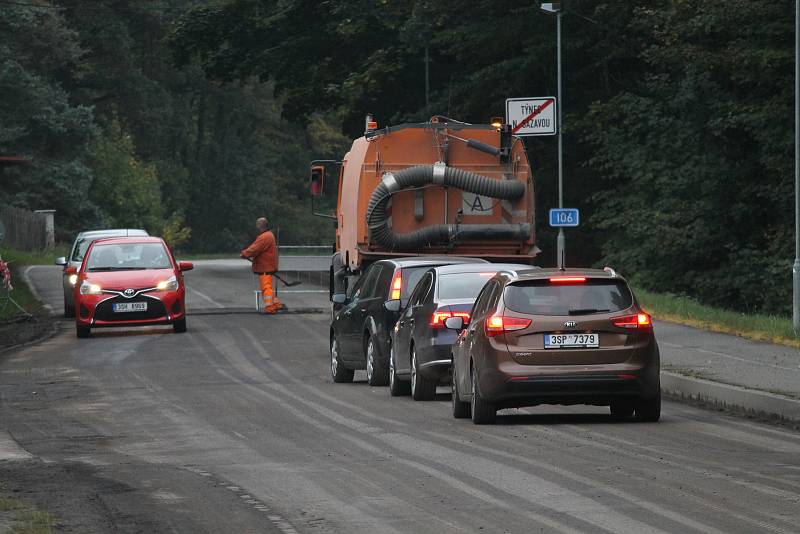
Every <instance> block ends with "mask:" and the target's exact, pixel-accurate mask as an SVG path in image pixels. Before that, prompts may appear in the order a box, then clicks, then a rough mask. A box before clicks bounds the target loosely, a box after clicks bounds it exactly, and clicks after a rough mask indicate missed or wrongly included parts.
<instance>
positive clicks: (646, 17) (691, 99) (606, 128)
mask: <svg viewBox="0 0 800 534" xmlns="http://www.w3.org/2000/svg"><path fill="white" fill-rule="evenodd" d="M536 4H537V3H536V2H533V3H528V4H520V3H519V2H512V1H510V0H473V1H467V0H441V1H437V2H433V1H431V0H416V1H412V2H392V1H388V0H387V1H384V2H363V1H361V0H342V1H339V2H330V3H328V2H307V1H303V0H294V1H291V0H289V1H285V2H280V3H275V4H272V5H267V4H266V3H262V2H253V1H249V0H237V1H234V2H231V3H229V4H227V5H223V6H216V7H213V8H203V9H198V10H195V11H192V12H190V13H188V14H186V15H185V16H182V17H180V18H179V19H178V20H177V21H176V23H175V24H174V25H173V29H172V32H171V34H170V42H171V45H172V47H173V48H174V49H175V50H176V51H177V53H178V58H179V60H181V61H183V62H185V63H192V64H199V65H201V66H202V67H203V69H204V70H205V72H206V74H207V75H208V76H209V77H211V78H213V79H219V80H230V79H237V78H241V77H243V76H251V75H257V76H260V77H261V78H263V79H271V80H274V81H275V84H276V85H275V87H276V90H277V91H278V94H279V95H280V96H281V98H283V99H284V100H285V103H286V105H285V106H284V107H283V113H284V115H285V116H287V117H290V118H292V119H298V120H304V119H305V118H306V117H309V116H313V115H314V113H318V112H320V111H327V112H329V113H332V114H334V115H335V116H337V117H339V119H340V123H341V125H342V127H343V128H344V130H345V131H346V132H348V133H349V134H351V135H357V134H359V132H360V131H361V128H362V122H361V121H362V120H363V119H362V117H363V114H364V113H365V112H367V111H370V112H374V113H375V114H376V116H377V117H378V120H379V121H381V122H382V123H386V122H390V123H391V122H397V121H401V120H416V119H424V118H426V117H428V116H430V115H432V114H433V113H442V114H445V115H448V116H454V117H457V118H460V119H463V120H468V121H472V122H483V121H486V119H487V118H488V117H490V116H492V115H498V114H500V113H501V112H502V110H503V101H504V99H505V98H507V97H509V96H525V95H549V94H555V93H556V87H555V81H556V73H555V61H554V60H555V50H554V48H555V47H554V45H555V21H554V19H553V17H552V16H548V15H545V14H543V13H541V12H540V11H539V9H538V6H537V5H536ZM791 4H792V3H791V2H790V1H789V0H779V1H776V2H769V3H766V4H765V3H763V2H762V3H754V2H748V1H747V0H710V1H708V2H702V3H698V2H693V1H689V0H655V1H650V2H621V1H619V0H607V1H597V0H569V1H566V2H563V6H564V10H565V11H564V17H563V35H564V51H563V55H564V67H565V69H564V88H565V94H564V99H563V101H562V102H561V104H562V106H563V107H564V109H565V115H566V116H565V127H564V135H565V143H566V146H565V156H566V165H565V176H566V180H567V183H566V192H567V203H568V204H571V205H574V206H577V207H579V208H581V209H582V210H583V212H584V214H585V216H584V225H583V227H582V228H581V229H580V230H579V231H572V232H570V235H569V246H568V262H569V263H571V264H573V265H576V264H584V265H585V264H592V263H597V264H603V263H612V264H613V265H615V266H617V267H618V268H621V269H622V270H623V271H624V272H626V274H628V275H630V276H631V277H632V278H633V279H635V280H637V281H638V282H639V283H640V284H641V285H642V286H644V287H648V288H651V289H654V290H658V291H671V292H676V293H688V294H693V295H695V296H697V297H698V298H700V299H701V300H703V301H705V302H708V303H712V304H717V305H725V306H730V307H734V308H737V309H741V310H760V311H764V312H767V313H787V312H788V309H789V301H790V299H789V298H788V295H789V294H790V290H789V279H790V266H789V261H790V258H791V250H790V246H791V235H792V231H791V217H790V214H791V213H792V209H791V199H792V197H793V195H792V194H791V180H789V179H787V177H789V176H791V173H792V160H791V146H792V140H793V131H792V124H791V117H792V113H791V106H792V85H793V84H792V81H793V80H792V77H793V74H792V59H793V46H792V40H793V32H794V28H793V24H794V21H793V17H792V16H791V15H792V9H791ZM426 49H427V51H428V53H429V56H430V58H431V61H432V63H431V69H430V74H431V76H430V85H431V91H430V103H429V104H428V103H426V101H425V94H424V90H423V89H424V81H423V80H424V72H425V71H424V63H423V58H424V55H425V54H424V53H425V51H426ZM526 144H527V148H528V152H529V155H530V158H531V160H532V162H533V164H534V168H535V172H536V176H537V195H538V196H537V205H538V208H539V209H538V212H539V214H545V213H546V212H547V208H549V207H551V206H553V205H554V204H555V200H556V197H555V189H556V188H555V175H556V168H555V162H554V158H553V155H554V154H555V147H554V143H553V141H552V139H542V138H539V139H528V140H527V141H526ZM540 217H541V215H540ZM537 223H538V224H537V226H538V228H539V234H538V241H539V246H540V247H541V248H542V249H544V250H545V254H544V256H543V258H544V263H550V262H551V261H552V259H553V256H554V255H553V254H552V249H553V248H554V242H553V241H554V234H553V233H552V232H551V231H550V230H549V229H548V228H547V227H546V226H545V225H544V224H543V223H544V220H542V219H540V220H538V221H537Z"/></svg>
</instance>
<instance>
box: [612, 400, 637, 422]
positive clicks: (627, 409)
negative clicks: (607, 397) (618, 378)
mask: <svg viewBox="0 0 800 534" xmlns="http://www.w3.org/2000/svg"><path fill="white" fill-rule="evenodd" d="M610 408H611V415H613V416H614V417H619V418H620V419H627V418H628V417H630V416H632V415H633V410H634V404H633V401H630V400H615V401H611V406H610Z"/></svg>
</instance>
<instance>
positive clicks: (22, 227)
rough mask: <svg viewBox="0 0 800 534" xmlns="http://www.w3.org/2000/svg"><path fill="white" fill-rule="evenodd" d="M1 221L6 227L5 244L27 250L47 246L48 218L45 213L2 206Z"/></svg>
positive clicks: (30, 250) (0, 208) (37, 249)
mask: <svg viewBox="0 0 800 534" xmlns="http://www.w3.org/2000/svg"><path fill="white" fill-rule="evenodd" d="M0 222H1V223H3V226H4V227H5V238H4V239H3V241H2V244H3V245H4V246H7V247H10V248H13V249H16V250H22V251H26V252H33V251H40V250H45V249H46V248H47V245H48V243H47V241H48V240H47V218H46V217H45V216H44V215H41V214H39V213H34V212H32V211H28V210H23V209H19V208H14V207H11V206H0Z"/></svg>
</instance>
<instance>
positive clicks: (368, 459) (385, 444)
mask: <svg viewBox="0 0 800 534" xmlns="http://www.w3.org/2000/svg"><path fill="white" fill-rule="evenodd" d="M190 274H191V275H192V276H195V277H196V278H200V277H202V276H204V275H203V273H202V272H201V271H200V270H197V271H195V272H193V273H190ZM190 283H191V280H190ZM198 285H199V284H198ZM210 286H211V284H206V285H205V286H202V287H200V288H199V289H200V290H201V291H202V292H203V293H207V294H208V295H209V296H210V297H211V298H212V299H214V300H218V296H219V293H218V294H212V293H208V290H209V287H210ZM323 297H324V296H323ZM220 302H222V303H223V305H225V304H226V303H225V302H224V300H221V301H220ZM327 343H328V317H327V316H326V315H321V314H318V315H295V316H292V315H285V316H275V317H266V316H259V315H255V314H253V315H244V314H240V315H225V314H221V315H202V316H193V317H190V321H189V332H188V333H187V334H173V333H171V331H170V330H169V329H152V330H151V329H147V330H132V331H127V332H122V331H117V330H113V331H112V330H110V331H97V333H96V335H94V336H93V338H91V339H88V340H78V339H76V338H74V333H73V332H72V330H71V329H69V328H66V327H65V328H64V329H63V330H62V332H61V333H60V334H59V335H58V336H56V337H54V338H52V339H50V340H48V341H46V342H44V343H42V344H39V345H37V346H34V347H30V348H28V349H26V350H23V351H18V352H15V353H12V354H9V355H6V356H5V357H4V359H3V360H2V361H0V384H2V389H0V400H1V401H2V402H1V403H0V405H1V407H2V410H3V419H4V420H3V424H2V425H0V427H4V428H6V429H8V430H10V432H11V434H12V435H13V436H14V438H15V439H16V440H17V441H18V442H19V443H20V444H21V445H22V446H23V447H24V448H25V449H26V450H27V451H29V452H30V453H32V454H34V455H36V456H38V457H41V458H43V459H45V460H47V461H49V462H53V463H54V464H55V465H62V464H63V465H71V464H75V463H83V464H89V465H91V466H93V469H96V470H97V471H98V473H99V474H104V475H105V476H107V477H109V478H113V479H114V480H116V481H121V482H124V483H125V484H128V485H130V487H132V488H136V489H138V490H141V488H142V487H148V488H150V486H148V484H151V485H152V484H154V483H153V482H152V480H158V483H157V484H155V486H157V487H155V486H154V487H153V488H152V491H150V490H148V493H147V495H148V498H150V499H152V500H153V502H155V504H152V503H151V504H148V506H149V507H151V508H153V509H158V510H160V514H161V515H159V516H157V518H158V519H159V520H161V521H163V522H162V523H159V525H160V527H162V528H166V527H164V525H170V528H175V529H177V530H178V531H186V530H187V528H188V526H189V525H191V529H193V530H194V531H206V532H213V531H215V529H218V528H219V525H220V524H226V523H225V522H226V520H227V521H229V523H227V524H228V525H229V528H232V529H233V530H236V531H240V530H239V529H241V531H245V530H246V529H247V528H248V527H247V525H257V528H258V530H260V531H265V532H284V533H285V532H365V533H366V532H369V533H375V532H389V533H391V532H398V533H399V532H420V533H425V532H431V533H433V532H437V533H441V532H454V533H455V532H467V531H468V532H479V531H482V532H514V533H516V532H537V531H541V532H618V533H625V532H628V533H640V532H756V531H759V532H760V531H769V532H797V531H798V530H800V527H799V526H798V525H800V434H798V433H795V432H792V431H790V430H787V429H782V428H779V427H770V426H765V425H761V424H758V423H753V422H750V421H747V420H745V419H737V418H733V417H728V416H723V415H720V414H718V413H716V412H712V411H704V410H700V409H696V408H693V407H690V406H686V405H682V404H678V403H672V402H666V403H665V405H664V413H663V418H662V421H661V422H660V423H657V424H637V423H634V422H618V421H615V420H613V419H612V418H611V417H610V415H609V414H608V408H603V407H586V406H576V407H537V408H530V409H525V410H508V411H503V412H500V416H499V417H498V424H497V425H495V426H489V427H478V426H474V425H472V423H470V422H469V421H468V420H467V421H465V420H455V419H453V418H452V416H451V415H450V405H449V395H448V393H447V389H446V388H440V390H439V392H440V394H439V396H438V398H437V400H436V401H433V402H414V401H412V400H411V399H410V398H408V397H404V398H391V397H390V396H389V394H388V391H387V388H372V387H370V386H368V385H367V384H366V382H365V381H363V379H362V380H358V379H359V377H360V376H361V373H358V374H357V375H356V378H357V380H356V382H355V383H353V384H333V383H332V382H331V380H330V375H329V369H328V352H327ZM33 391H35V392H36V394H35V395H33V394H32V392H33ZM147 469H154V470H156V471H157V472H158V473H159V474H158V475H152V476H151V477H145V476H144V475H143V473H145V472H147ZM148 481H149V482H148ZM137 495H139V493H137V492H136V491H133V492H131V494H130V495H129V497H128V499H135V498H136V496H137ZM213 502H217V503H221V504H219V505H218V506H209V503H213ZM175 518H179V519H175ZM237 522H238V523H237ZM236 525H238V527H237V526H236Z"/></svg>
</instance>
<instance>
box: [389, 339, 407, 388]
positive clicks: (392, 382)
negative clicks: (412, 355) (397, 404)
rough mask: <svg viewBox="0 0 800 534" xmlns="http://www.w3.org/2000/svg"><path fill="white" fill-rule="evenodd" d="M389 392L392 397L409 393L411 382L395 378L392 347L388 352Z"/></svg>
mask: <svg viewBox="0 0 800 534" xmlns="http://www.w3.org/2000/svg"><path fill="white" fill-rule="evenodd" d="M389 393H390V394H391V395H392V397H405V396H406V395H411V384H410V383H409V382H406V381H404V380H400V379H399V378H397V373H396V372H395V368H394V348H393V349H392V351H391V353H390V354H389Z"/></svg>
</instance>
